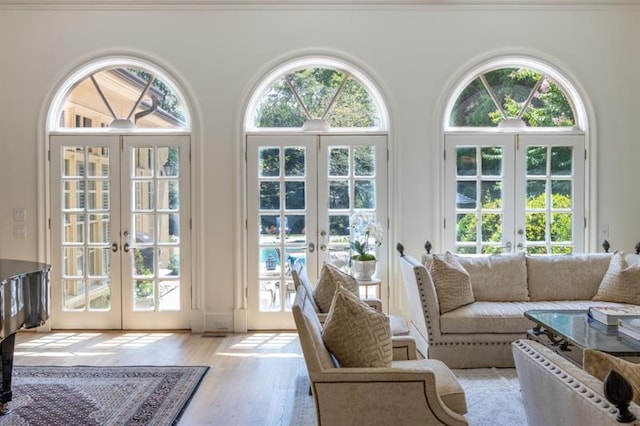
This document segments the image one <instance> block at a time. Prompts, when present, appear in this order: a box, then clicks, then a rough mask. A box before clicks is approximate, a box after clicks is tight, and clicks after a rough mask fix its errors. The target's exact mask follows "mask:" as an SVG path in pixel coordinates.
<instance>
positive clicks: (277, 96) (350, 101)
mask: <svg viewBox="0 0 640 426" xmlns="http://www.w3.org/2000/svg"><path fill="white" fill-rule="evenodd" d="M266 80H267V82H266V83H265V84H264V85H263V87H262V88H260V89H259V90H257V91H256V96H254V99H253V101H252V103H251V106H250V109H249V111H252V112H253V114H252V115H251V116H250V117H248V120H247V129H249V130H251V129H253V130H257V129H264V128H279V129H282V128H290V129H300V128H303V129H304V130H328V129H330V128H341V129H345V128H352V129H358V130H371V129H376V130H380V129H383V128H385V127H386V123H385V122H386V120H385V118H384V113H383V111H382V108H381V107H380V104H381V103H380V100H379V99H378V98H377V96H376V95H375V91H374V90H370V89H369V87H368V86H369V83H368V82H367V81H366V78H364V77H363V76H361V75H358V73H357V72H356V71H354V70H350V69H347V68H346V67H343V66H340V65H338V64H335V63H326V62H320V63H317V62H316V63H300V64H298V66H297V67H294V68H290V69H285V70H280V71H279V72H277V73H275V74H274V75H272V77H271V78H267V79H266Z"/></svg>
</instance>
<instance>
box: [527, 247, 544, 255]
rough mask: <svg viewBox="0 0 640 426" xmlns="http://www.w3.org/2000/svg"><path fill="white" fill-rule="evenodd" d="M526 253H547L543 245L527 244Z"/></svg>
mask: <svg viewBox="0 0 640 426" xmlns="http://www.w3.org/2000/svg"><path fill="white" fill-rule="evenodd" d="M527 253H528V254H547V248H546V247H543V246H528V247H527Z"/></svg>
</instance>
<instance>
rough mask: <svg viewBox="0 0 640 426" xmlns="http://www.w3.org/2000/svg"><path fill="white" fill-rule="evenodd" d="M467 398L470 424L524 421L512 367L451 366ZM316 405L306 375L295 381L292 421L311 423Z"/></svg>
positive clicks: (494, 425)
mask: <svg viewBox="0 0 640 426" xmlns="http://www.w3.org/2000/svg"><path fill="white" fill-rule="evenodd" d="M453 372H454V374H455V375H456V377H457V378H458V381H459V382H460V384H461V385H462V387H463V389H464V392H465V396H466V399H467V408H468V413H467V414H466V418H467V420H468V421H469V424H470V425H472V426H513V425H526V424H527V420H526V417H525V414H524V407H523V406H522V399H521V397H520V385H519V384H518V378H517V376H516V370H515V368H474V369H459V370H458V369H456V370H453ZM315 422H316V418H315V406H314V403H313V397H311V396H309V377H308V376H307V375H306V372H305V373H302V374H301V375H300V376H298V380H297V382H296V402H295V407H294V411H293V416H292V421H291V425H296V426H303V425H304V426H308V425H314V424H315Z"/></svg>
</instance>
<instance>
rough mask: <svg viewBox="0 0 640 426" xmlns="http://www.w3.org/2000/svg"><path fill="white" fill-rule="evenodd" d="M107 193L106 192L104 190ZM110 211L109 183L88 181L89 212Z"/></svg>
mask: <svg viewBox="0 0 640 426" xmlns="http://www.w3.org/2000/svg"><path fill="white" fill-rule="evenodd" d="M105 187H106V188H107V191H106V192H104V191H103V190H104V188H105ZM108 209H109V182H108V181H102V180H89V181H87V210H108Z"/></svg>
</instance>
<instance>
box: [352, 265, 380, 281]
mask: <svg viewBox="0 0 640 426" xmlns="http://www.w3.org/2000/svg"><path fill="white" fill-rule="evenodd" d="M377 263H378V261H376V260H354V261H353V276H354V277H356V279H358V280H360V281H369V280H370V279H371V278H372V277H373V276H374V275H375V273H376V265H377Z"/></svg>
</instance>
